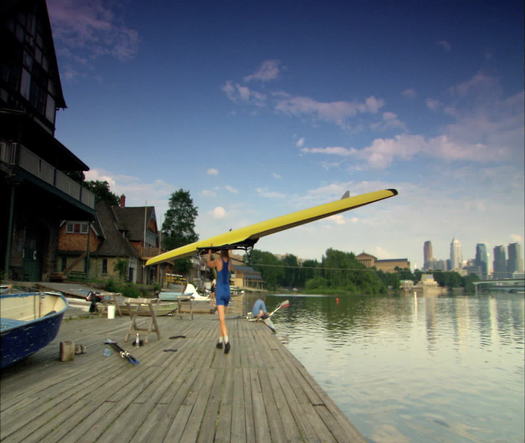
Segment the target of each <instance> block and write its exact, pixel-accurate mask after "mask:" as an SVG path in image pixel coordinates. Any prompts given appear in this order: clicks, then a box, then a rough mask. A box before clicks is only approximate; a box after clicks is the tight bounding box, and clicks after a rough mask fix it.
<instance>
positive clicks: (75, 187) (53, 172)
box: [0, 142, 95, 209]
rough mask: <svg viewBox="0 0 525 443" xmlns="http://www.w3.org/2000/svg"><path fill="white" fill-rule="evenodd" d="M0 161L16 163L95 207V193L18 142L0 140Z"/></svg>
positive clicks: (71, 195)
mask: <svg viewBox="0 0 525 443" xmlns="http://www.w3.org/2000/svg"><path fill="white" fill-rule="evenodd" d="M0 161H2V162H4V163H8V164H10V165H17V166H19V167H21V168H22V169H24V170H26V171H27V172H29V173H31V174H32V175H34V176H36V177H38V178H39V179H41V180H42V181H44V182H46V183H48V184H50V185H51V186H54V187H56V188H57V189H59V190H60V191H62V192H64V193H66V194H68V195H69V196H70V197H73V198H74V199H76V200H79V201H80V202H82V203H84V204H85V205H86V206H88V207H90V208H92V209H94V208H95V195H94V194H93V193H92V192H91V191H89V190H87V189H86V188H84V187H83V186H82V185H81V184H80V183H78V182H76V181H75V180H73V179H71V178H70V177H68V176H67V175H66V174H64V173H63V172H62V171H60V170H59V169H57V168H55V167H54V166H53V165H51V164H49V163H48V162H46V161H45V160H44V159H43V158H41V157H39V156H38V155H36V154H35V153H34V152H32V151H30V150H29V149H27V148H26V147H25V146H24V145H21V144H19V143H5V142H0Z"/></svg>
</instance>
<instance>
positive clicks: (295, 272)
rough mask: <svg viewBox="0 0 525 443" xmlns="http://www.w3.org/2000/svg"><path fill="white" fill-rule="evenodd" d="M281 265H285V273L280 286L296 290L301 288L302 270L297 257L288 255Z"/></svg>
mask: <svg viewBox="0 0 525 443" xmlns="http://www.w3.org/2000/svg"><path fill="white" fill-rule="evenodd" d="M281 264H282V265H283V273H282V276H281V280H280V281H279V285H280V286H282V287H286V288H295V287H297V286H299V282H300V281H301V275H300V271H301V269H300V268H299V262H298V260H297V257H296V256H295V255H292V254H286V255H285V256H284V257H283V258H282V259H281Z"/></svg>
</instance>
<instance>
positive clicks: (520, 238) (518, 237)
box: [510, 234, 523, 252]
mask: <svg viewBox="0 0 525 443" xmlns="http://www.w3.org/2000/svg"><path fill="white" fill-rule="evenodd" d="M510 239H511V241H512V242H513V243H523V235H521V234H511V235H510ZM522 252H523V251H522Z"/></svg>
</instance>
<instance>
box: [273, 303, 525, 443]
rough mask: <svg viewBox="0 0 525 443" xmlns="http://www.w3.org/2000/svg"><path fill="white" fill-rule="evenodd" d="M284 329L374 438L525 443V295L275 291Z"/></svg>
mask: <svg viewBox="0 0 525 443" xmlns="http://www.w3.org/2000/svg"><path fill="white" fill-rule="evenodd" d="M283 297H286V298H289V300H290V302H291V305H290V307H288V308H286V309H283V310H281V311H279V312H278V313H276V314H275V316H274V317H273V320H274V324H275V326H276V327H277V331H278V332H277V333H278V336H279V337H280V338H281V340H282V341H283V342H284V343H286V346H287V347H288V348H289V350H290V351H291V352H292V353H293V354H294V355H295V356H296V358H297V359H298V360H300V361H301V362H302V363H303V365H304V366H305V367H306V368H307V369H308V371H309V372H310V373H311V374H312V375H313V376H314V378H315V379H316V381H317V382H318V383H319V384H320V385H321V387H322V388H323V389H324V390H325V391H326V392H327V393H328V394H329V395H330V396H331V398H332V399H333V400H334V401H335V402H336V403H337V404H338V406H339V407H340V408H341V409H342V410H343V412H344V413H345V414H346V415H347V416H348V418H349V419H350V421H351V422H352V423H353V424H354V425H355V426H356V427H357V428H358V429H359V430H360V432H361V433H362V434H364V435H365V436H366V437H367V438H368V439H369V440H370V441H374V442H523V441H524V435H525V432H524V398H525V397H524V395H525V394H524V309H525V302H524V297H523V294H521V295H520V294H505V293H497V294H496V293H493V294H489V295H479V296H439V297H437V296H432V297H423V296H420V297H414V296H404V297H403V296H401V297H392V296H388V297H387V296H385V297H368V296H356V297H339V298H337V297H335V296H330V297H328V296H326V297H325V296H293V297H291V296H290V295H289V294H286V295H283V296H280V295H273V296H267V297H266V302H267V305H268V307H269V308H270V309H271V308H272V307H273V306H275V305H277V304H278V303H279V302H280V301H282V300H283Z"/></svg>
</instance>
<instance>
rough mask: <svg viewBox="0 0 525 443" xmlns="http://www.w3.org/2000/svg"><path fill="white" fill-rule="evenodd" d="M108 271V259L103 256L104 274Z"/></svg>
mask: <svg viewBox="0 0 525 443" xmlns="http://www.w3.org/2000/svg"><path fill="white" fill-rule="evenodd" d="M107 273H108V259H107V258H103V259H102V274H107Z"/></svg>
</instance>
